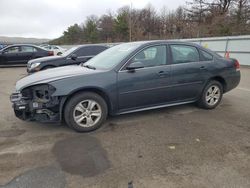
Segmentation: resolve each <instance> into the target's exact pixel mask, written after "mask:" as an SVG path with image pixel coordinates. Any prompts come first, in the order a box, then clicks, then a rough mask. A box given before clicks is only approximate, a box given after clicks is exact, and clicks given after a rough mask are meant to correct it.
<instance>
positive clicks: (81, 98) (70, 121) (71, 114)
mask: <svg viewBox="0 0 250 188" xmlns="http://www.w3.org/2000/svg"><path fill="white" fill-rule="evenodd" d="M85 101H92V102H95V103H96V104H97V105H96V106H94V107H93V108H97V107H98V108H100V110H99V111H100V114H101V115H100V117H99V119H98V118H97V119H96V122H95V123H94V124H93V125H91V126H90V127H86V126H80V125H79V124H78V123H77V122H76V121H75V118H76V112H78V110H76V107H77V106H78V105H79V104H81V105H85V103H86V104H87V105H86V107H85V106H84V109H85V110H84V113H89V111H88V110H90V111H91V109H88V106H89V104H88V102H85ZM95 110H96V109H95ZM87 111H88V112H87ZM97 111H98V109H97ZM94 112H95V111H94V110H93V111H92V113H94ZM81 113H82V112H81ZM81 113H80V114H81ZM82 114H83V113H82ZM82 114H81V115H82ZM107 115H108V107H107V104H106V102H105V100H104V99H103V98H102V97H101V96H100V95H98V94H96V93H93V92H81V93H78V94H76V95H74V96H73V97H72V98H70V99H69V101H68V102H67V103H66V105H65V108H64V119H65V122H66V124H67V125H68V126H69V127H70V128H72V129H74V130H75V131H77V132H90V131H94V130H96V129H98V128H100V127H101V126H102V124H103V123H104V121H105V120H106V118H107ZM79 116H80V115H79ZM89 117H90V118H91V119H92V120H93V117H94V116H92V115H91V112H90V115H89V116H88V117H87V116H86V115H84V119H83V120H82V122H81V123H83V124H84V123H86V124H87V118H89ZM94 118H95V117H94ZM94 121H95V120H94Z"/></svg>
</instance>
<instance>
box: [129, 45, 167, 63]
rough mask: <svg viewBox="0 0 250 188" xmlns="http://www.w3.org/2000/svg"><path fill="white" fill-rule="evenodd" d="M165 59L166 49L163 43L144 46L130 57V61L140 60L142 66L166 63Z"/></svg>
mask: <svg viewBox="0 0 250 188" xmlns="http://www.w3.org/2000/svg"><path fill="white" fill-rule="evenodd" d="M166 61H167V49H166V46H165V45H160V46H153V47H149V48H146V49H144V50H142V51H141V52H139V53H138V54H137V55H136V56H135V57H134V58H133V59H132V63H134V62H141V63H142V64H143V65H144V67H153V66H160V65H166V63H167V62H166Z"/></svg>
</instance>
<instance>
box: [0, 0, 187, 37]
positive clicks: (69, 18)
mask: <svg viewBox="0 0 250 188" xmlns="http://www.w3.org/2000/svg"><path fill="white" fill-rule="evenodd" d="M130 2H132V6H133V8H143V7H145V6H146V5H148V4H149V3H150V4H151V5H153V6H154V7H155V8H156V10H157V11H160V10H161V9H162V7H163V6H166V7H167V8H168V9H169V10H173V9H175V8H177V7H178V6H180V5H184V4H185V1H184V0H134V1H132V0H99V1H97V0H15V1H13V0H0V36H10V37H36V38H50V39H52V38H57V37H59V36H61V35H62V33H63V31H64V30H66V29H67V27H68V26H70V25H72V24H74V23H78V24H81V23H83V22H84V20H85V19H86V17H87V16H89V15H92V14H95V15H97V16H100V15H102V14H105V13H106V12H107V11H111V12H113V13H114V12H115V11H116V10H117V9H118V8H120V7H122V6H125V5H130Z"/></svg>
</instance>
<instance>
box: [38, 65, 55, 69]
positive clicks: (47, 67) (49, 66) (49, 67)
mask: <svg viewBox="0 0 250 188" xmlns="http://www.w3.org/2000/svg"><path fill="white" fill-rule="evenodd" d="M52 68H55V67H54V66H51V65H48V66H45V67H43V68H42V69H41V70H47V69H52Z"/></svg>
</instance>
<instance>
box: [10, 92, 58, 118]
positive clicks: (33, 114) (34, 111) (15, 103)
mask: <svg viewBox="0 0 250 188" xmlns="http://www.w3.org/2000/svg"><path fill="white" fill-rule="evenodd" d="M10 101H11V102H12V107H13V109H14V112H15V115H16V117H18V118H19V119H21V120H27V121H39V122H58V121H59V120H60V117H59V114H58V113H53V112H52V111H50V110H49V109H46V108H43V106H42V104H41V103H37V102H34V101H31V100H29V99H27V98H26V97H23V96H22V94H21V93H13V94H11V96H10Z"/></svg>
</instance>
